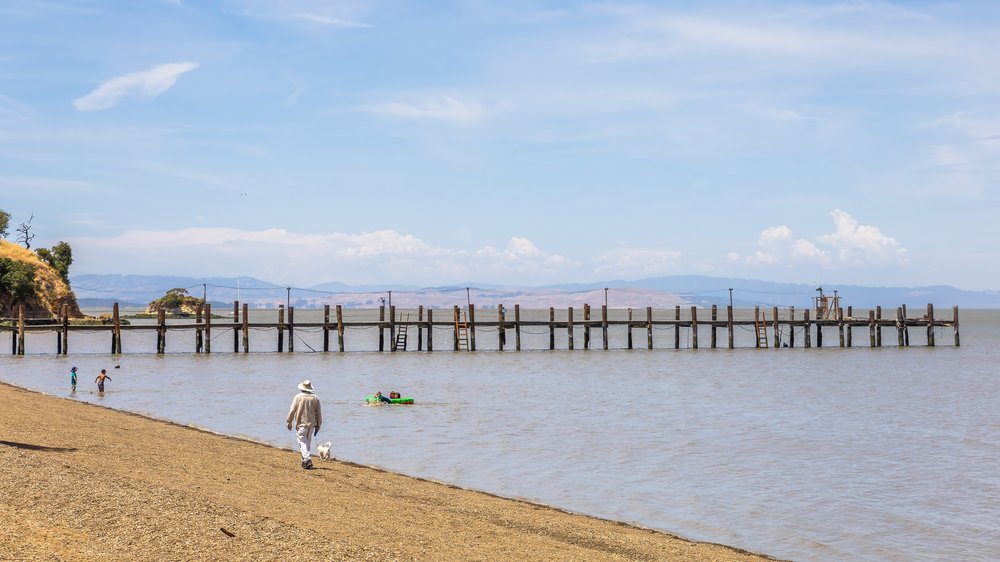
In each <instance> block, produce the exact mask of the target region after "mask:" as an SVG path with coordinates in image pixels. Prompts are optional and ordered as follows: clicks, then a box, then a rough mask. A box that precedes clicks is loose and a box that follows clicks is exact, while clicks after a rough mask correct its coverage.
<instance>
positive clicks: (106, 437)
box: [0, 384, 770, 561]
mask: <svg viewBox="0 0 1000 562" xmlns="http://www.w3.org/2000/svg"><path fill="white" fill-rule="evenodd" d="M0 405H2V407H0V428H2V429H0V500H2V501H0V560H126V559H127V560H213V559H215V560H223V559H225V560H236V559H243V560H288V559H292V557H303V558H305V559H317V560H344V559H349V560H713V561H725V560H769V559H770V558H767V557H765V556H759V555H755V554H751V553H747V552H744V551H741V550H738V549H734V548H730V547H726V546H721V545H714V544H705V543H696V542H691V541H688V540H685V539H682V538H678V537H675V536H672V535H669V534H666V533H662V532H657V531H652V530H648V529H642V528H638V527H634V526H630V525H626V524H622V523H617V522H612V521H606V520H601V519H595V518H592V517H586V516H583V515H577V514H571V513H566V512H564V511H560V510H558V509H553V508H549V507H545V506H541V505H536V504H532V503H529V502H524V501H517V500H511V499H505V498H500V497H496V496H493V495H490V494H485V493H481V492H475V491H468V490H462V489H459V488H455V487H453V486H448V485H444V484H440V483H436V482H429V481H426V480H421V479H416V478H411V477H407V476H403V475H398V474H393V473H389V472H386V471H383V470H378V469H375V468H370V467H365V466H359V465H356V464H353V463H347V462H340V461H330V462H320V461H319V460H318V459H317V460H316V466H317V469H316V470H310V471H305V470H302V469H301V468H300V467H299V466H298V460H297V457H296V453H295V452H292V451H291V450H283V449H278V448H275V447H271V446H268V445H263V444H259V443H254V442H251V441H246V440H241V439H236V438H231V437H225V436H220V435H216V434H212V433H209V432H206V431H202V430H198V429H194V428H189V427H184V426H181V425H177V424H173V423H169V422H163V421H158V420H154V419H150V418H147V417H144V416H139V415H135V414H129V413H123V412H118V411H114V410H111V409H108V408H102V407H99V406H94V405H90V404H84V403H80V402H77V401H75V400H72V399H66V398H57V397H53V396H47V395H43V394H39V393H35V392H31V391H28V390H24V389H20V388H17V387H13V386H10V385H6V384H0ZM282 421H283V420H281V419H278V420H276V421H275V423H282ZM331 423H336V422H335V420H331ZM292 443H293V437H292V434H291V433H289V445H291V444H292ZM335 449H336V444H334V450H335ZM664 501H669V498H665V499H664Z"/></svg>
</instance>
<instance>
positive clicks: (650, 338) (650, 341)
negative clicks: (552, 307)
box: [646, 306, 653, 349]
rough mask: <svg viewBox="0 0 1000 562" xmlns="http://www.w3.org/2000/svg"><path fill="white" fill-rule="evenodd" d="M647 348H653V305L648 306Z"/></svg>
mask: <svg viewBox="0 0 1000 562" xmlns="http://www.w3.org/2000/svg"><path fill="white" fill-rule="evenodd" d="M646 349H653V307H651V306H647V307H646Z"/></svg>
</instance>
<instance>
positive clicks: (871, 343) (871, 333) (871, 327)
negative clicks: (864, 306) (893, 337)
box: [868, 310, 875, 347]
mask: <svg viewBox="0 0 1000 562" xmlns="http://www.w3.org/2000/svg"><path fill="white" fill-rule="evenodd" d="M868 347H875V311H874V310H869V311H868Z"/></svg>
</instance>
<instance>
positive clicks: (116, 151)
mask: <svg viewBox="0 0 1000 562" xmlns="http://www.w3.org/2000/svg"><path fill="white" fill-rule="evenodd" d="M998 22H1000V5H997V4H996V3H993V2H961V1H958V2H948V3H941V2H900V3H891V2H829V3H827V2H798V3H793V2H754V1H749V2H651V3H643V2H629V3H618V2H595V3H589V2H519V1H516V0H515V1H508V2H486V1H473V0H469V1H454V2H445V1H442V2H408V1H399V0H386V1H381V0H372V1H366V0H348V1H339V2H324V1H277V0H222V1H218V2H194V1H188V0H174V1H154V0H149V1H127V2H126V1H121V2H115V1H100V0H91V1H87V0H77V1H73V2H63V1H59V0H33V1H29V0H24V1H19V0H13V1H12V0H6V1H4V2H0V208H3V209H5V210H7V211H8V212H11V213H12V214H13V215H14V219H13V222H15V223H18V222H21V221H24V220H27V218H28V217H29V216H30V214H31V213H34V217H35V218H34V221H33V223H32V224H33V226H34V229H33V231H34V232H35V233H36V234H37V237H36V239H35V241H34V243H35V245H36V246H50V245H52V244H54V243H56V242H57V241H59V240H66V241H69V242H70V243H71V244H72V245H73V249H74V255H75V258H76V261H75V263H74V266H73V272H74V273H149V274H154V273H155V274H178V275H197V276H200V275H228V276H237V275H253V276H257V277H260V278H264V279H268V280H271V281H275V282H288V283H292V284H296V285H300V286H304V285H309V284H312V283H318V282H322V281H343V282H347V283H372V282H384V283H393V282H398V283H405V284H424V285H436V284H446V283H461V282H468V281H474V282H482V283H490V282H491V283H499V284H507V283H511V284H513V283H518V284H520V283H524V284H544V283H556V282H566V281H594V280H605V279H637V278H643V277H652V276H660V275H671V274H704V275H719V276H734V277H749V278H757V279H766V280H776V281H792V282H804V283H812V282H823V283H828V284H830V283H855V284H864V285H923V284H939V283H940V284H952V285H955V286H958V287H961V288H969V289H981V288H993V289H1000V282H997V281H996V280H997V278H998V273H1000V251H998V250H997V242H996V241H997V240H998V239H1000V220H998V216H997V215H998V211H1000V205H998V201H997V182H998V179H1000V158H998V156H1000V103H997V102H998V99H1000V96H998V94H1000V65H997V64H996V61H998V60H1000V42H998V41H997V40H996V37H997V36H998V32H1000V29H998Z"/></svg>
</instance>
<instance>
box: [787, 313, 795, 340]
mask: <svg viewBox="0 0 1000 562" xmlns="http://www.w3.org/2000/svg"><path fill="white" fill-rule="evenodd" d="M788 347H789V349H791V348H793V347H795V307H794V306H790V307H788Z"/></svg>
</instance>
